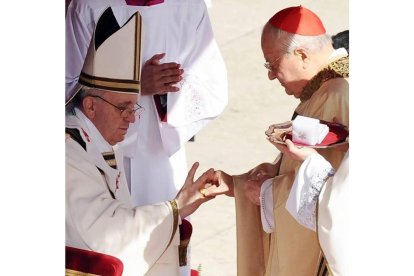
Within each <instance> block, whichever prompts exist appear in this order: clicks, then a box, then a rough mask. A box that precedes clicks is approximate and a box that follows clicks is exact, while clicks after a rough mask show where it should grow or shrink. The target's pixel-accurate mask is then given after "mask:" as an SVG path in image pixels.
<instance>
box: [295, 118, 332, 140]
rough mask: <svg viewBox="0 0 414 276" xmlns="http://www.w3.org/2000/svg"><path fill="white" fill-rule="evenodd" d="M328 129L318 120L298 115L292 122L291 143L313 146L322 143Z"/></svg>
mask: <svg viewBox="0 0 414 276" xmlns="http://www.w3.org/2000/svg"><path fill="white" fill-rule="evenodd" d="M328 132H329V127H328V126H327V125H325V124H321V123H320V122H319V120H318V119H314V118H309V117H305V116H300V115H298V116H297V117H296V118H295V119H294V120H293V122H292V141H293V142H296V143H301V144H305V145H310V146H314V145H316V144H319V143H321V142H322V141H323V139H324V138H325V137H326V135H327V134H328Z"/></svg>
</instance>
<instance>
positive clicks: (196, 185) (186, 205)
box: [175, 162, 215, 218]
mask: <svg viewBox="0 0 414 276" xmlns="http://www.w3.org/2000/svg"><path fill="white" fill-rule="evenodd" d="M198 166H199V163H198V162H195V163H194V164H193V166H192V167H191V169H190V171H189V172H188V175H187V178H186V180H185V183H184V185H183V187H182V188H181V190H180V191H179V192H178V194H177V196H176V198H175V199H176V200H177V202H178V208H179V209H178V211H179V213H180V216H181V218H185V217H187V216H189V215H191V214H192V213H194V211H195V210H197V209H198V207H200V205H201V204H202V203H204V202H206V201H208V200H210V199H213V198H214V196H206V195H203V194H202V193H201V192H200V189H202V188H204V187H205V186H206V185H210V184H211V183H214V182H215V173H214V170H213V169H209V170H207V171H205V172H204V173H203V174H202V175H201V176H200V177H199V178H198V179H197V180H196V181H194V175H195V173H196V171H197V168H198Z"/></svg>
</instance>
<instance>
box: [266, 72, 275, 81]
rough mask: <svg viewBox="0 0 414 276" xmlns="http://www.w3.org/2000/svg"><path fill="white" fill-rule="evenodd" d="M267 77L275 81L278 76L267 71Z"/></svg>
mask: <svg viewBox="0 0 414 276" xmlns="http://www.w3.org/2000/svg"><path fill="white" fill-rule="evenodd" d="M267 77H268V78H269V80H274V79H275V78H276V74H275V73H274V72H273V71H270V70H269V71H267Z"/></svg>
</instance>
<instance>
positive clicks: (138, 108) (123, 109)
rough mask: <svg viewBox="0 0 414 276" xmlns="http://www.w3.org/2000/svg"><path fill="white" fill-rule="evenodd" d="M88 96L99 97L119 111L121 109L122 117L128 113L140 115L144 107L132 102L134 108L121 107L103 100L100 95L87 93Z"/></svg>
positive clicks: (125, 116) (128, 114)
mask: <svg viewBox="0 0 414 276" xmlns="http://www.w3.org/2000/svg"><path fill="white" fill-rule="evenodd" d="M89 97H94V98H99V99H101V100H102V101H104V102H106V103H108V104H110V105H112V106H113V107H115V108H116V109H118V110H119V111H121V117H122V118H127V117H128V116H130V115H134V116H136V117H138V118H139V117H140V116H141V114H142V112H144V110H145V108H143V107H142V106H140V105H139V104H137V103H136V104H134V109H131V108H127V107H121V106H116V105H114V104H113V103H111V102H109V101H107V100H105V99H104V98H102V97H101V96H96V95H89Z"/></svg>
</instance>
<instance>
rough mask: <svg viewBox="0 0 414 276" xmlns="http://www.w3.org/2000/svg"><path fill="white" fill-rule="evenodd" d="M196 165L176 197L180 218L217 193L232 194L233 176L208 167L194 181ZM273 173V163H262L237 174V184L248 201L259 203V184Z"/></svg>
mask: <svg viewBox="0 0 414 276" xmlns="http://www.w3.org/2000/svg"><path fill="white" fill-rule="evenodd" d="M198 166H199V164H198V162H196V163H194V164H193V166H192V168H191V169H190V171H189V173H188V175H187V179H186V181H185V184H184V186H183V187H182V188H181V190H180V191H179V192H178V194H177V197H176V200H177V202H178V205H179V212H180V215H181V217H182V218H185V217H186V216H188V215H190V214H192V213H193V212H194V211H195V210H196V209H197V208H198V207H199V206H200V205H201V204H202V203H204V202H206V201H208V200H211V199H213V198H214V197H215V196H217V195H223V194H224V195H227V196H234V185H235V184H234V179H233V176H231V175H229V174H227V173H225V172H224V171H221V170H214V169H209V170H207V171H205V172H204V173H203V174H202V175H201V176H200V177H199V178H198V179H197V180H195V181H194V175H195V172H196V170H197V168H198ZM275 174H276V168H275V165H274V164H270V163H263V164H260V165H259V166H257V167H256V168H254V169H253V170H251V171H249V172H248V173H246V174H243V175H239V176H237V177H238V181H237V185H242V186H243V190H244V192H245V195H246V197H247V199H248V200H249V201H251V202H252V203H253V204H255V205H259V196H260V187H261V185H262V184H263V182H264V181H265V180H266V179H269V178H271V177H273V176H274V175H275Z"/></svg>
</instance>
